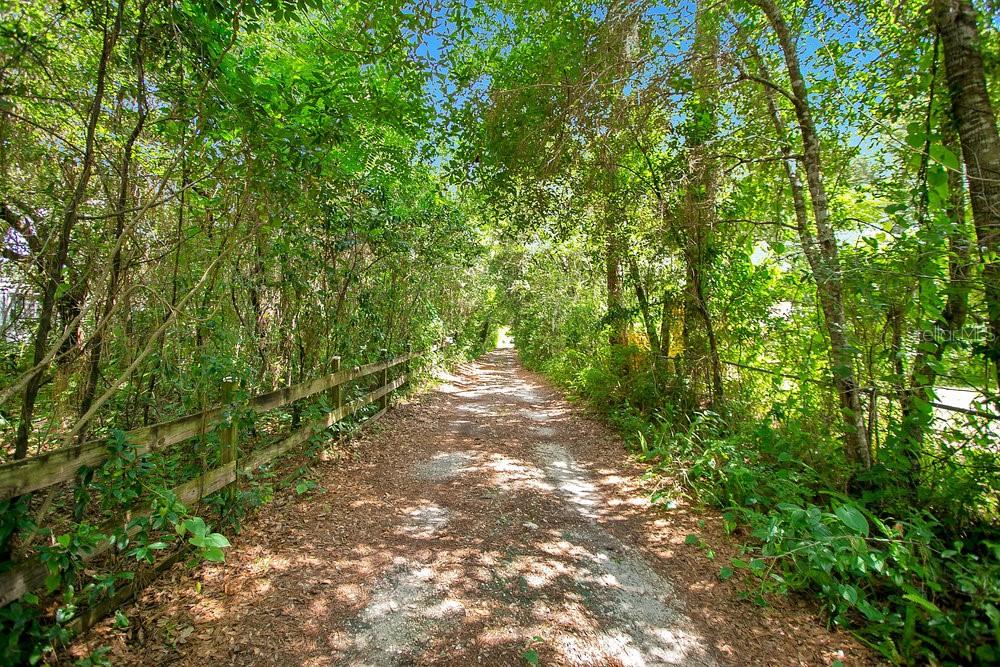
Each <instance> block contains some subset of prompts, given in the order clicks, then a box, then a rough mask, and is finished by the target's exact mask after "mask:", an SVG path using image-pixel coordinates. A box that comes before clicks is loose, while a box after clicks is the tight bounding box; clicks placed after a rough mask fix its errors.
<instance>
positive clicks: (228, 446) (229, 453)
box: [219, 378, 238, 503]
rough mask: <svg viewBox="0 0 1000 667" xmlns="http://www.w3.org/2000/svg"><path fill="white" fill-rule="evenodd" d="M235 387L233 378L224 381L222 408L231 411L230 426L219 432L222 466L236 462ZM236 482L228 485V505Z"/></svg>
mask: <svg viewBox="0 0 1000 667" xmlns="http://www.w3.org/2000/svg"><path fill="white" fill-rule="evenodd" d="M235 386H236V382H234V381H233V379H232V378H226V379H225V380H223V381H222V406H223V410H229V426H227V427H226V428H224V429H222V430H221V431H220V432H219V462H220V463H221V464H222V465H227V464H229V463H233V462H234V461H236V433H237V430H238V423H237V419H236V415H235V414H234V412H233V409H232V406H231V405H230V404H231V403H232V401H233V389H234V387H235ZM235 481H236V478H235V475H234V478H233V482H231V483H230V484H227V485H226V487H227V489H226V502H227V503H229V502H231V501H232V500H233V498H234V495H235V494H234V492H235V490H236V489H235V487H234V486H232V484H233V483H235Z"/></svg>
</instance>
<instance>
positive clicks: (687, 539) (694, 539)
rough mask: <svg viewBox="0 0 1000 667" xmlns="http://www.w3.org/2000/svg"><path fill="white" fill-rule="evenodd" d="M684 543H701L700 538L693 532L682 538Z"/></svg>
mask: <svg viewBox="0 0 1000 667" xmlns="http://www.w3.org/2000/svg"><path fill="white" fill-rule="evenodd" d="M684 544H694V545H698V544H701V540H700V539H699V538H698V536H697V535H695V534H694V533H691V534H690V535H688V536H687V537H685V538H684Z"/></svg>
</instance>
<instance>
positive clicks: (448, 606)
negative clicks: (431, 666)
mask: <svg viewBox="0 0 1000 667" xmlns="http://www.w3.org/2000/svg"><path fill="white" fill-rule="evenodd" d="M450 583H451V582H450V581H448V580H447V579H446V578H443V577H442V576H441V573H439V572H436V571H435V570H434V569H433V568H431V567H421V566H417V565H412V566H407V565H406V564H403V565H400V566H397V567H395V568H393V569H392V570H390V571H389V572H387V573H386V574H385V575H383V577H382V579H381V580H380V581H379V583H378V584H376V586H375V590H374V592H373V593H372V597H371V601H370V602H369V603H368V605H367V606H366V607H365V608H364V609H363V610H362V611H361V613H360V614H358V616H357V618H355V619H354V620H353V621H351V622H350V623H349V633H348V634H349V637H350V639H349V643H350V646H349V648H348V651H347V652H348V655H349V656H350V657H349V659H348V661H347V662H346V663H344V664H351V665H365V666H371V667H383V666H388V665H400V664H410V663H411V662H412V661H413V660H414V659H415V658H416V657H417V656H419V655H420V653H421V651H422V650H423V646H424V645H425V644H426V643H427V642H428V641H429V640H430V638H431V637H432V636H434V635H435V634H436V633H437V632H440V630H441V629H442V628H444V627H446V626H449V625H452V624H454V623H457V622H458V621H459V620H461V618H462V617H463V616H464V615H465V608H464V606H463V605H462V603H461V602H459V601H458V600H452V599H449V598H448V597H447V590H448V588H449V586H450ZM333 643H335V644H336V643H337V641H336V638H335V639H334V642H333Z"/></svg>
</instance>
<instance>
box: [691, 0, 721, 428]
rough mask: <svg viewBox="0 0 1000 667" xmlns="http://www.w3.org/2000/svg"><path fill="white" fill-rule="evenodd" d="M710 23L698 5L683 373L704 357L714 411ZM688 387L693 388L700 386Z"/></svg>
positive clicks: (717, 367)
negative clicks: (708, 279)
mask: <svg viewBox="0 0 1000 667" xmlns="http://www.w3.org/2000/svg"><path fill="white" fill-rule="evenodd" d="M714 20H715V19H714V17H713V16H712V14H711V13H710V12H709V10H708V9H707V8H706V7H705V6H704V4H703V3H699V4H698V8H697V13H696V17H695V38H694V43H693V44H692V47H691V50H692V57H693V65H692V71H691V79H692V83H693V84H694V98H693V100H692V106H693V109H692V112H691V114H690V115H691V117H692V120H691V122H690V129H689V131H688V136H687V138H686V147H687V158H688V167H687V179H688V183H687V187H686V188H685V192H684V231H685V233H684V261H685V262H686V264H687V272H686V273H687V278H686V288H685V295H686V299H685V317H684V329H685V343H684V346H685V347H684V350H685V356H686V358H687V363H686V366H687V368H686V372H687V373H690V374H692V375H703V374H704V371H703V369H704V359H705V358H706V357H707V359H708V366H709V368H708V374H710V377H711V404H712V407H713V408H714V409H716V410H718V409H720V408H721V407H722V405H723V404H724V403H725V393H724V387H723V382H722V363H721V361H720V359H719V349H718V343H717V340H716V336H715V324H714V323H713V321H712V315H711V311H710V309H709V294H708V288H707V286H706V284H705V283H706V276H705V274H706V272H707V270H708V264H709V262H710V261H711V260H710V247H711V244H712V240H713V238H712V237H713V234H714V232H715V226H716V222H717V220H716V210H715V207H716V196H717V192H718V165H717V161H716V160H715V158H714V157H713V156H712V155H711V152H710V151H711V149H710V147H709V145H708V141H709V140H710V139H711V137H712V136H714V134H715V132H716V113H717V109H716V107H717V101H716V95H717V85H718V71H719V31H718V27H717V26H716V25H715V24H714ZM695 319H698V320H700V321H701V325H702V327H703V329H702V328H700V327H699V326H698V325H697V324H696V323H695V322H694V320H695ZM692 380H694V378H692ZM692 384H694V386H696V387H697V386H699V384H700V383H698V382H693V383H692Z"/></svg>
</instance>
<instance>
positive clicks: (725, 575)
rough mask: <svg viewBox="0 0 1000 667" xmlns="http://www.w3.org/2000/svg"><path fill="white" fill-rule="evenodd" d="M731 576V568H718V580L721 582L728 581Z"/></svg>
mask: <svg viewBox="0 0 1000 667" xmlns="http://www.w3.org/2000/svg"><path fill="white" fill-rule="evenodd" d="M732 576H733V568H731V567H726V566H722V567H721V568H719V579H720V580H721V581H729V580H730V579H731V578H732Z"/></svg>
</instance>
